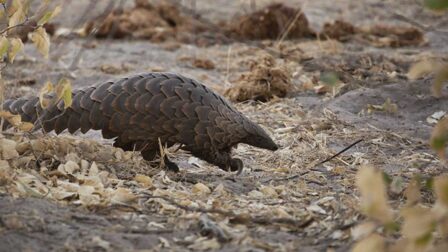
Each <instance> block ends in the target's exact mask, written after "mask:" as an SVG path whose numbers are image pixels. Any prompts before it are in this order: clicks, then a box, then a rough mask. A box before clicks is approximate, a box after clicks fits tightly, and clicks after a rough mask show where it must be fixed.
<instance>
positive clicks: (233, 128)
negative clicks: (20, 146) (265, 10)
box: [3, 73, 277, 170]
mask: <svg viewBox="0 0 448 252" xmlns="http://www.w3.org/2000/svg"><path fill="white" fill-rule="evenodd" d="M72 95H73V103H72V105H71V106H70V107H69V108H67V109H64V104H63V101H60V102H59V103H57V104H56V105H54V106H51V107H50V108H47V109H45V110H43V109H42V108H41V106H40V103H39V98H38V97H31V98H19V99H16V100H13V99H11V100H7V101H6V102H5V103H4V104H3V108H4V109H5V110H9V111H10V112H11V113H13V114H20V115H21V117H22V120H23V121H27V122H32V123H34V124H35V127H36V128H40V127H43V129H44V130H45V131H46V132H50V131H52V130H54V131H55V132H56V133H57V134H59V133H61V132H62V131H64V130H65V129H68V131H69V132H70V133H74V132H76V131H77V130H79V129H80V130H81V132H82V133H85V132H87V131H89V130H90V129H94V130H101V131H102V135H103V137H104V138H107V139H111V138H115V144H114V146H117V147H121V148H122V149H124V150H135V149H137V150H140V151H142V154H143V157H144V158H145V159H148V160H151V159H153V158H154V155H155V154H156V153H157V151H158V150H159V139H160V142H161V143H163V144H166V145H167V146H172V145H174V144H181V146H182V147H181V148H182V149H184V150H187V151H189V152H191V153H192V154H193V155H195V156H197V157H199V158H201V159H204V160H206V161H208V162H210V163H212V164H215V165H217V166H219V167H220V168H222V169H228V168H229V167H230V168H231V169H232V170H235V169H240V168H241V167H235V166H238V165H240V166H242V163H241V161H239V160H236V159H232V158H231V157H230V151H231V149H232V147H234V146H235V145H236V144H238V143H247V144H250V145H253V146H256V147H260V148H265V149H269V150H276V149H277V145H276V144H275V143H274V142H273V141H272V139H271V138H270V137H269V136H268V134H267V133H266V132H265V131H264V130H263V129H262V128H261V127H260V126H258V125H256V124H255V123H253V122H251V121H250V120H249V119H248V118H247V117H245V116H244V115H243V114H241V113H240V112H238V111H237V110H236V109H235V108H234V107H233V106H232V105H230V103H229V102H228V101H227V100H226V99H225V98H223V97H222V96H220V95H218V94H217V93H215V92H213V91H212V90H210V89H209V88H207V87H206V86H204V85H203V84H200V83H198V82H197V81H196V80H193V79H190V78H187V77H184V76H182V75H179V74H173V73H147V74H141V75H135V76H130V77H127V78H122V79H118V80H115V81H109V82H104V83H101V84H99V85H95V86H91V87H88V88H85V89H82V90H77V91H74V92H73V93H72ZM235 161H238V162H235ZM239 163H241V164H239Z"/></svg>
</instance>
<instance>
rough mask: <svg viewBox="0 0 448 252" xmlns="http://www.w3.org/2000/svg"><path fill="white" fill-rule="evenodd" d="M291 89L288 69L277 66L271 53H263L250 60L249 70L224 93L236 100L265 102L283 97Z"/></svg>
mask: <svg viewBox="0 0 448 252" xmlns="http://www.w3.org/2000/svg"><path fill="white" fill-rule="evenodd" d="M292 90H293V84H292V82H291V75H290V73H289V71H288V69H287V68H286V67H285V66H278V65H277V63H276V61H275V59H274V58H273V57H272V56H271V55H269V54H263V55H261V56H259V57H258V58H256V59H255V60H254V61H252V62H251V65H250V71H249V72H246V73H243V74H242V75H241V76H240V78H239V79H238V80H237V81H236V84H235V85H234V86H233V87H231V88H229V89H227V90H226V92H225V94H224V95H225V96H227V97H229V99H230V100H232V101H236V102H242V101H247V100H256V101H262V102H265V101H268V100H270V99H272V98H273V97H285V96H286V95H287V94H288V93H290V92H292Z"/></svg>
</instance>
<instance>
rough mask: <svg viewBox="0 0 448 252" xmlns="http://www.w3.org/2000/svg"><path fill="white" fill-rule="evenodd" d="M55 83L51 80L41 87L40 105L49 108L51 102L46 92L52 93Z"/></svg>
mask: <svg viewBox="0 0 448 252" xmlns="http://www.w3.org/2000/svg"><path fill="white" fill-rule="evenodd" d="M53 89H54V88H53V84H52V83H51V82H49V81H47V83H45V85H44V86H43V87H42V88H41V89H40V91H39V102H40V106H41V107H42V108H44V109H46V108H48V107H49V106H50V105H51V104H50V103H51V102H50V100H49V99H48V98H46V97H45V95H46V94H48V93H50V92H51V91H53Z"/></svg>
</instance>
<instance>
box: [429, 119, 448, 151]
mask: <svg viewBox="0 0 448 252" xmlns="http://www.w3.org/2000/svg"><path fill="white" fill-rule="evenodd" d="M447 141H448V118H446V117H445V118H443V119H441V120H440V121H439V122H438V123H437V125H436V126H435V127H434V129H433V130H432V133H431V139H430V145H431V148H433V149H434V150H435V151H436V152H437V154H438V155H439V157H440V158H442V159H445V147H446V144H447Z"/></svg>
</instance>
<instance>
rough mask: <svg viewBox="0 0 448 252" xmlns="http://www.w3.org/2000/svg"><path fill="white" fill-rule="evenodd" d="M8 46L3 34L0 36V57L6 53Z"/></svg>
mask: <svg viewBox="0 0 448 252" xmlns="http://www.w3.org/2000/svg"><path fill="white" fill-rule="evenodd" d="M8 48H9V41H8V39H7V38H6V37H5V36H1V37H0V58H3V55H5V54H6V52H7V51H8Z"/></svg>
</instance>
